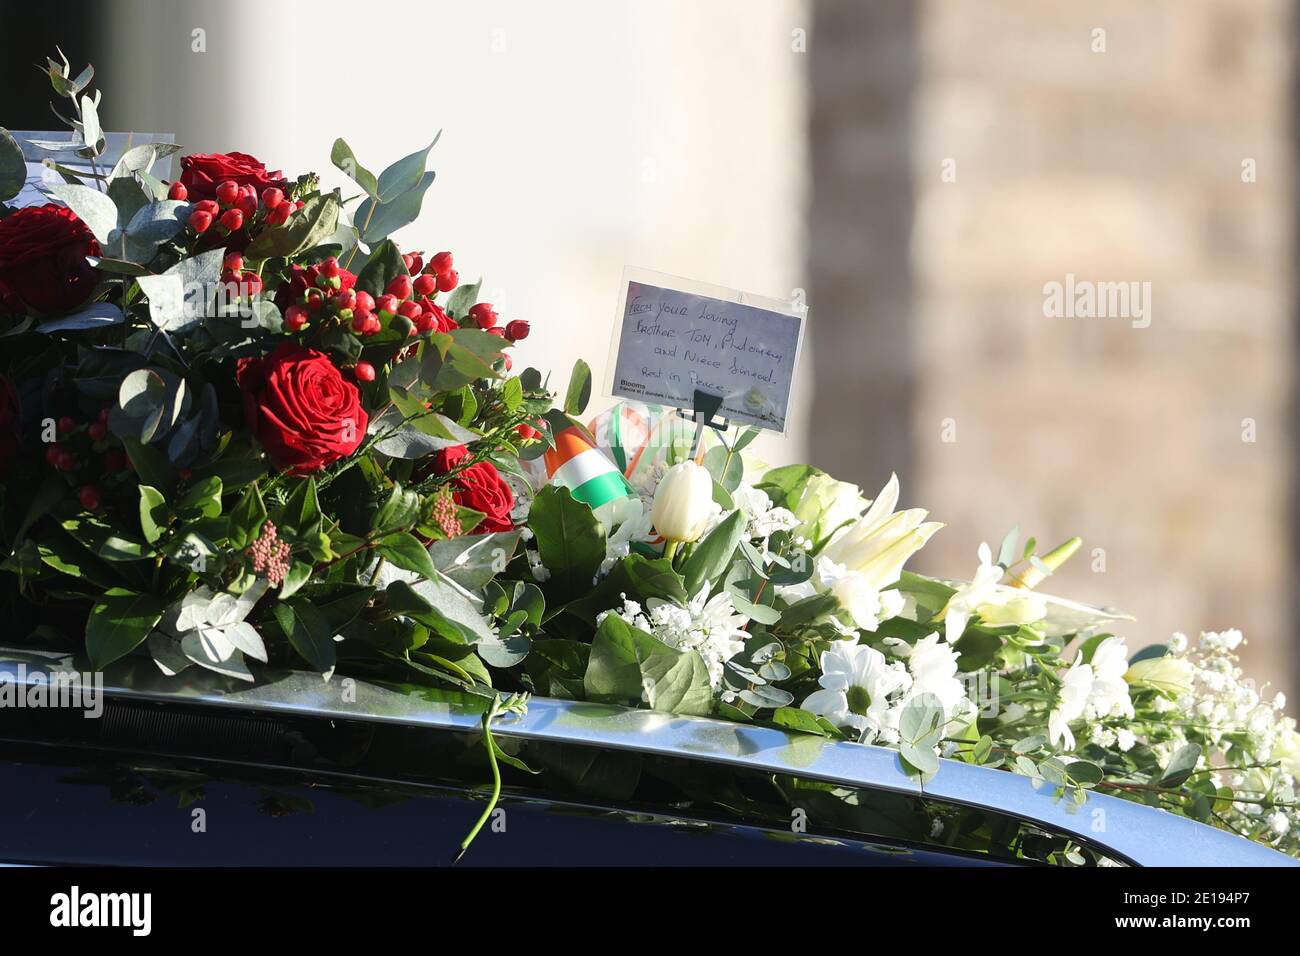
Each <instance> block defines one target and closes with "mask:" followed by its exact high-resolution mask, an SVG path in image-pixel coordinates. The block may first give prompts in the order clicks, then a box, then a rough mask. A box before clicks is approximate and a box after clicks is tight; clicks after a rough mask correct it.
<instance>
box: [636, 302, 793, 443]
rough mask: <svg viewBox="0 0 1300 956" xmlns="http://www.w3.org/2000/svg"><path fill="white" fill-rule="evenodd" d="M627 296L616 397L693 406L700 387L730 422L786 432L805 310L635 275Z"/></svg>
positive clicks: (686, 406) (685, 406)
mask: <svg viewBox="0 0 1300 956" xmlns="http://www.w3.org/2000/svg"><path fill="white" fill-rule="evenodd" d="M660 281H666V280H660ZM720 291H722V290H720ZM733 295H734V296H735V297H736V298H740V295H739V294H738V293H736V294H733ZM622 301H623V315H622V328H621V330H620V334H619V339H618V355H617V358H616V359H615V362H614V374H613V382H612V385H611V391H612V392H613V394H614V395H617V396H620V397H623V398H631V399H635V400H637V401H642V402H651V403H655V404H661V405H676V406H678V407H681V408H691V407H693V403H694V399H695V390H696V389H700V390H702V391H705V392H708V393H710V394H713V395H717V396H721V398H722V409H721V411H720V412H719V414H720V415H722V416H725V417H726V418H728V419H730V420H731V421H734V422H743V423H746V424H750V425H757V426H759V427H760V428H770V429H774V430H776V431H782V432H783V431H785V420H786V412H787V409H788V406H789V404H790V388H791V384H792V382H793V379H794V370H795V362H796V359H797V357H798V353H799V341H800V336H801V335H802V334H803V318H802V317H801V316H799V315H794V314H790V313H788V312H782V311H779V310H778V309H779V304H778V303H773V305H772V306H770V307H765V306H760V305H752V304H747V303H742V302H738V301H734V300H733V299H728V298H718V297H714V296H709V295H703V294H701V293H699V292H694V291H687V290H686V289H674V288H670V287H667V286H666V285H661V284H650V283H649V282H644V281H638V280H635V279H629V280H628V281H627V286H626V289H625V294H624V296H623V300H622Z"/></svg>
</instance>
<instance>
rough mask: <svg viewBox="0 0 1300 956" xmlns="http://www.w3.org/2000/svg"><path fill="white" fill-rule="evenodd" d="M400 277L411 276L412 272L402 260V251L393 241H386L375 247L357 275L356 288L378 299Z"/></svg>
mask: <svg viewBox="0 0 1300 956" xmlns="http://www.w3.org/2000/svg"><path fill="white" fill-rule="evenodd" d="M399 275H403V276H404V275H410V272H409V271H408V270H407V268H406V263H405V262H404V261H403V260H402V253H401V251H400V250H399V249H398V248H397V246H396V245H394V244H393V242H392V240H390V239H385V240H384V241H383V242H381V243H380V244H379V245H377V246H375V248H374V250H373V251H372V252H371V253H370V258H369V259H367V260H366V264H365V266H364V267H363V268H362V269H361V272H360V273H358V274H357V286H356V287H357V288H358V289H361V290H364V291H365V292H369V293H370V294H371V295H372V296H374V297H375V298H376V299H378V298H379V297H380V296H381V295H383V294H384V290H385V289H386V288H388V283H390V282H392V281H393V279H395V278H396V277H397V276H399Z"/></svg>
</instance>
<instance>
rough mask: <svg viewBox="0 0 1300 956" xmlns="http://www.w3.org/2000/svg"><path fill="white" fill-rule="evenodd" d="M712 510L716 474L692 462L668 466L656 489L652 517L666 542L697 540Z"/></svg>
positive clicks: (656, 529)
mask: <svg viewBox="0 0 1300 956" xmlns="http://www.w3.org/2000/svg"><path fill="white" fill-rule="evenodd" d="M712 510H713V476H712V475H710V474H709V470H708V469H707V468H705V467H703V466H701V465H697V464H695V462H693V461H683V462H680V463H679V464H676V465H673V466H672V467H671V468H669V469H668V472H667V473H666V474H665V475H664V477H663V479H662V480H661V481H660V482H659V487H658V488H656V489H655V500H654V507H653V509H652V510H651V512H650V520H651V522H652V523H653V524H654V528H655V531H657V532H658V533H659V536H660V537H661V538H663V539H665V540H667V541H694V540H695V539H696V538H698V537H699V536H700V532H701V531H703V530H704V525H705V524H706V523H707V522H708V520H709V514H710V513H711V512H712Z"/></svg>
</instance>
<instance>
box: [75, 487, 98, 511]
mask: <svg viewBox="0 0 1300 956" xmlns="http://www.w3.org/2000/svg"><path fill="white" fill-rule="evenodd" d="M77 500H78V501H80V502H81V507H83V508H85V509H86V510H87V511H94V510H95V509H96V508H98V507H99V503H100V502H101V501H102V500H103V495H101V494H100V493H99V489H98V488H96V487H95V486H94V485H82V486H81V490H80V491H78V492H77Z"/></svg>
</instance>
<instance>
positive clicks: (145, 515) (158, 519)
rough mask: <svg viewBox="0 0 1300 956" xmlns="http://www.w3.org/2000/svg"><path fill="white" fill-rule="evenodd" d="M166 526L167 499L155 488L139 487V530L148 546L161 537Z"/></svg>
mask: <svg viewBox="0 0 1300 956" xmlns="http://www.w3.org/2000/svg"><path fill="white" fill-rule="evenodd" d="M166 526H167V499H165V498H164V497H163V493H162V492H161V491H159V490H158V489H157V488H154V487H152V486H150V485H141V486H140V530H141V531H143V532H144V539H145V540H146V541H148V542H149V543H150V544H153V543H155V542H156V541H157V540H158V539H159V538H161V537H162V536H163V530H164V529H165V528H166Z"/></svg>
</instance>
